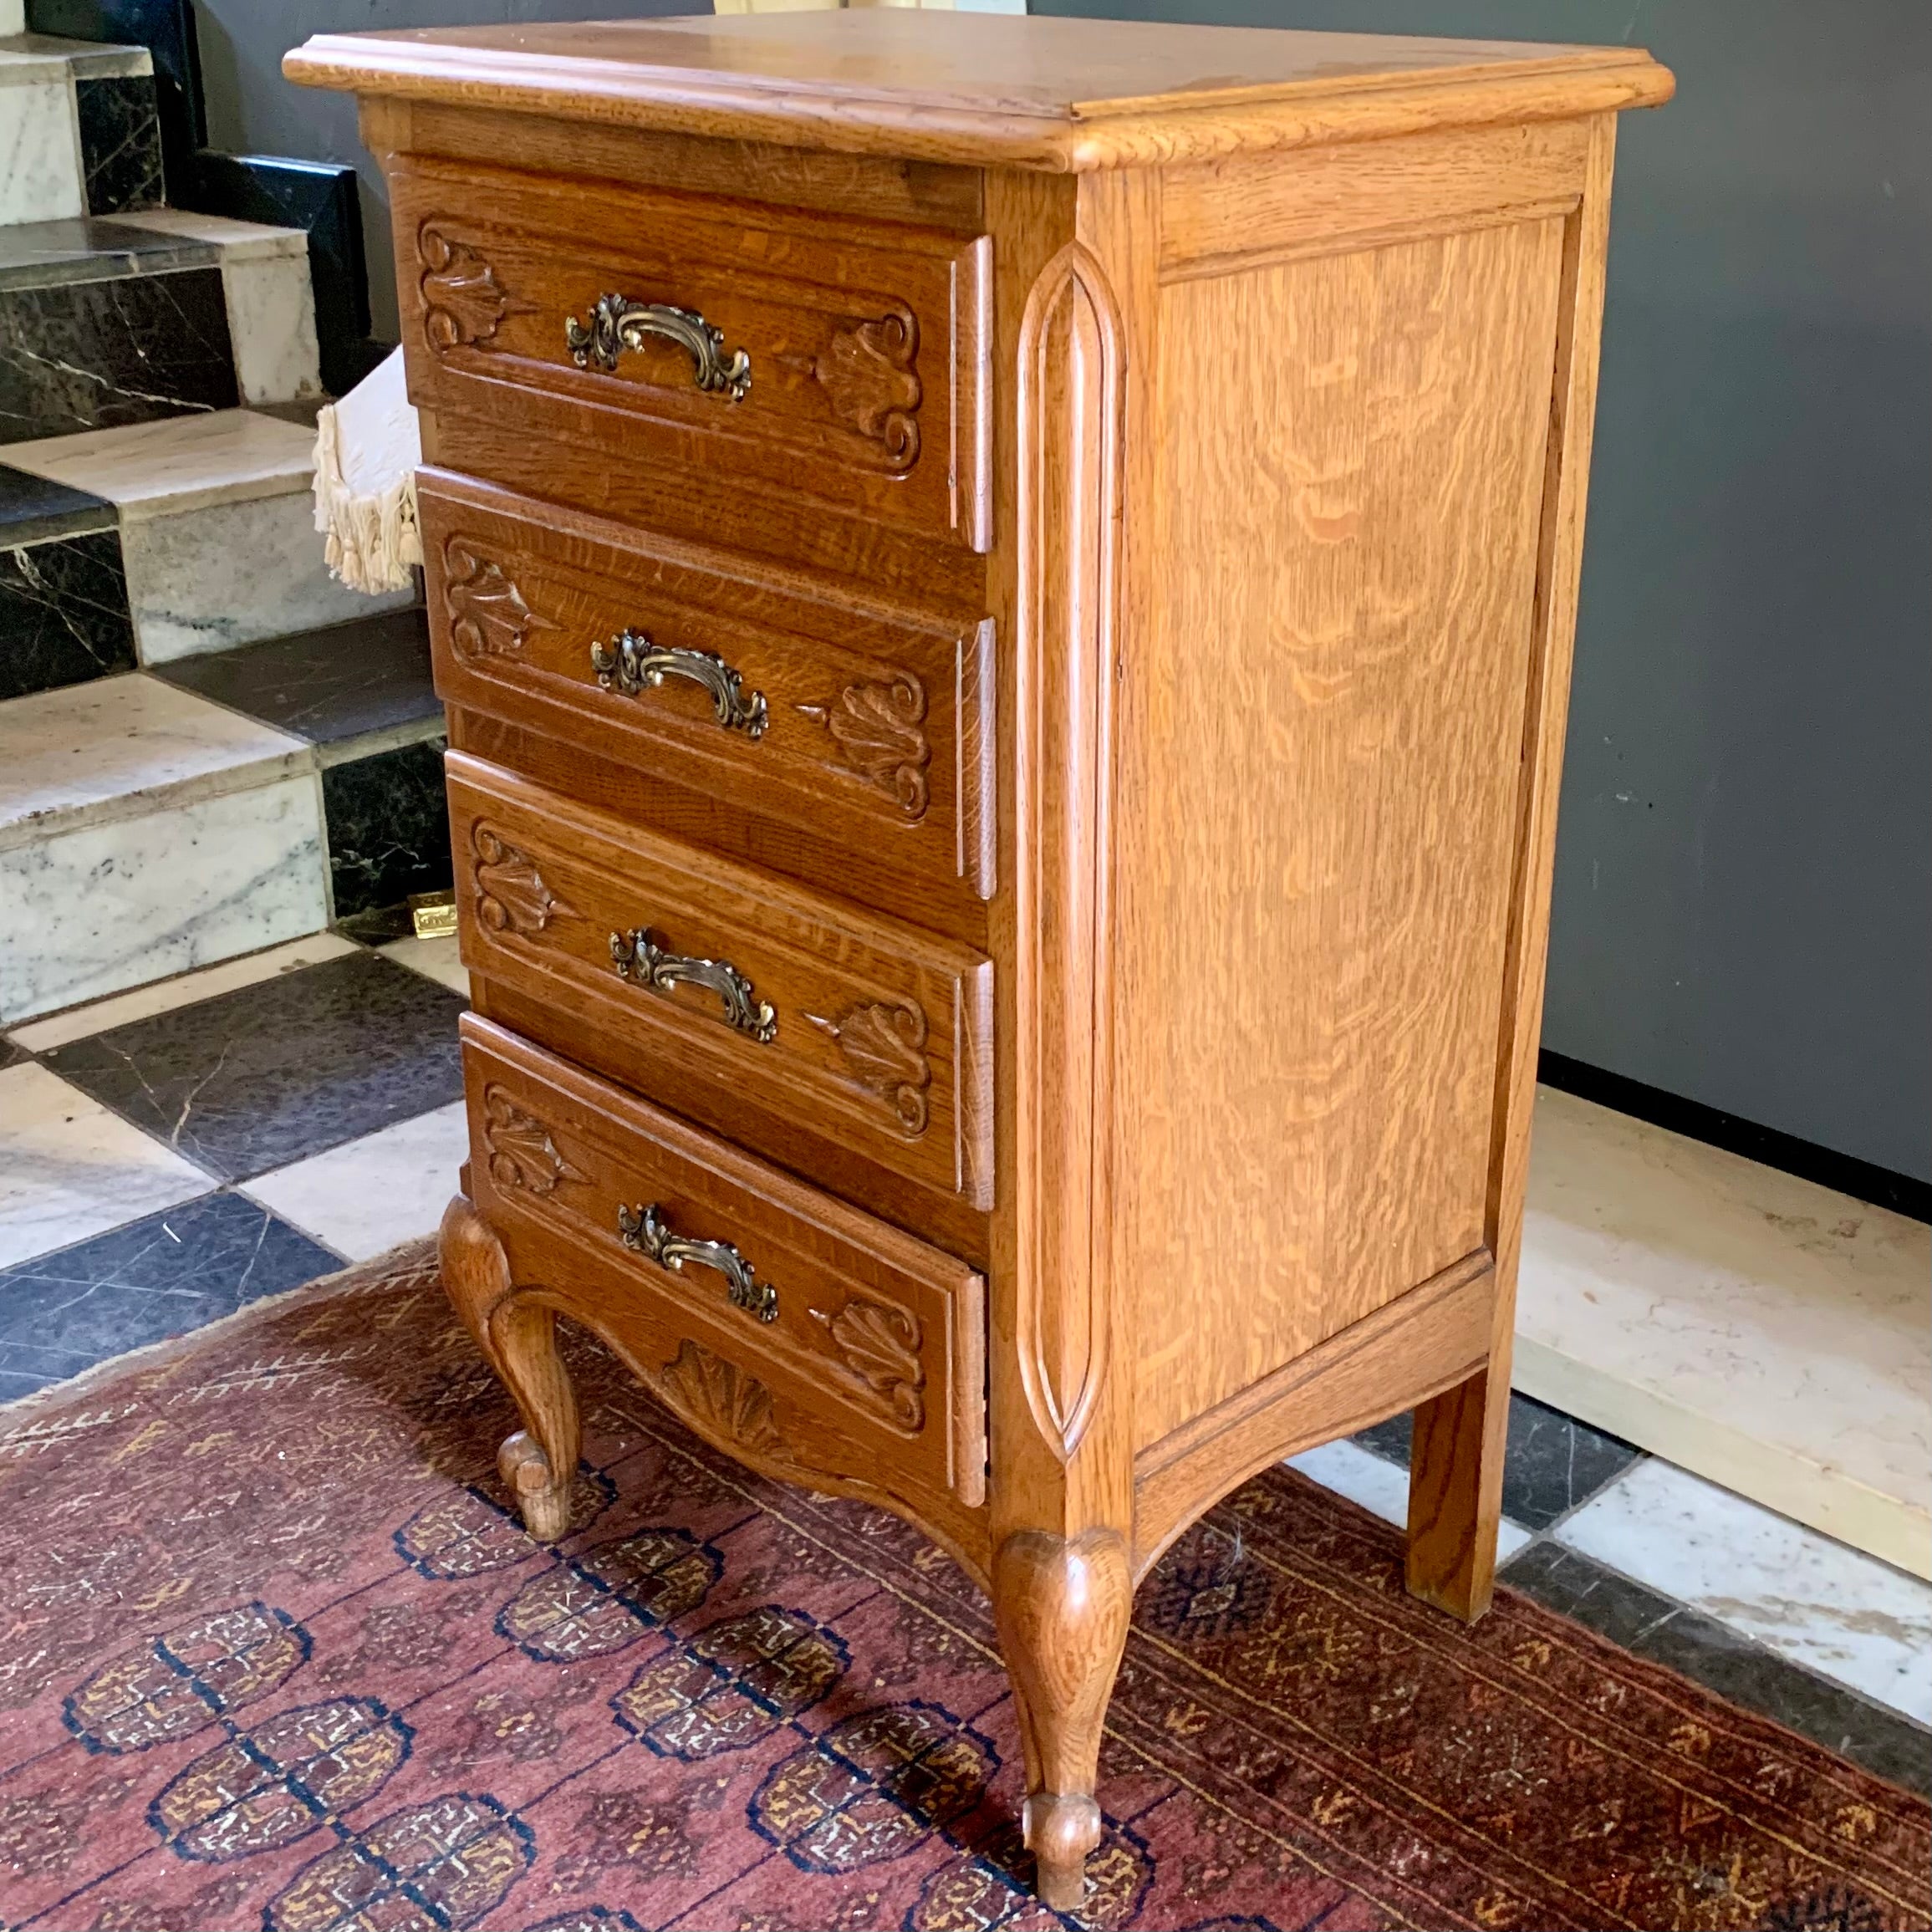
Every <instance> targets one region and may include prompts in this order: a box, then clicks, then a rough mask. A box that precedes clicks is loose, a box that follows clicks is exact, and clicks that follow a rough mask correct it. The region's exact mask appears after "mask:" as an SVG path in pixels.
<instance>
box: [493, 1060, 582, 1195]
mask: <svg viewBox="0 0 1932 1932" xmlns="http://www.w3.org/2000/svg"><path fill="white" fill-rule="evenodd" d="M483 1144H484V1146H485V1147H486V1148H487V1149H488V1150H489V1155H490V1179H491V1180H493V1181H494V1182H495V1183H496V1184H497V1186H498V1187H506V1188H508V1187H514V1188H521V1189H522V1190H523V1192H524V1193H526V1194H534V1195H546V1196H548V1195H553V1194H554V1193H555V1192H556V1191H557V1190H558V1187H559V1186H561V1185H563V1182H565V1181H567V1180H573V1181H581V1180H588V1179H589V1175H585V1174H584V1173H583V1172H582V1171H581V1170H579V1169H578V1168H576V1167H574V1166H573V1165H571V1163H570V1162H569V1160H567V1159H566V1158H565V1157H564V1155H563V1154H562V1153H561V1152H559V1151H558V1146H557V1142H556V1139H555V1137H554V1135H553V1133H552V1131H551V1129H550V1127H549V1125H548V1123H547V1122H545V1121H543V1120H540V1119H538V1118H537V1116H536V1115H535V1114H533V1113H531V1112H530V1111H529V1110H528V1109H527V1108H525V1107H523V1106H521V1105H519V1104H517V1102H516V1101H515V1100H513V1099H511V1097H510V1096H509V1094H508V1093H505V1092H504V1090H503V1089H502V1088H501V1087H492V1088H488V1089H487V1091H486V1092H485V1093H484V1095H483Z"/></svg>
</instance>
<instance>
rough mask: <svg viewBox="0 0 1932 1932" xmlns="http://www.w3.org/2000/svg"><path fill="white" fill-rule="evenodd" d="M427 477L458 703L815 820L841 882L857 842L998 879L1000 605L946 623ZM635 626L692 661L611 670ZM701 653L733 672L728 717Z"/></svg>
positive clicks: (851, 590)
mask: <svg viewBox="0 0 1932 1932" xmlns="http://www.w3.org/2000/svg"><path fill="white" fill-rule="evenodd" d="M417 494H418V502H419V507H420V515H421V526H422V535H423V552H424V559H425V571H426V590H427V599H428V604H429V611H430V628H431V637H432V639H433V640H434V642H435V647H436V685H437V689H438V691H440V692H441V695H442V696H443V697H444V699H445V700H446V701H447V702H448V703H451V704H452V705H462V706H474V707H476V708H477V709H479V710H484V711H494V712H496V713H497V714H498V715H500V716H503V717H505V718H507V719H508V720H510V721H512V722H513V723H523V724H526V725H528V726H531V727H533V728H534V729H536V730H538V731H543V732H549V733H550V734H552V735H553V736H555V737H561V738H563V739H565V740H567V741H568V742H570V743H571V744H573V746H576V747H581V748H584V749H589V750H594V751H595V752H599V753H600V754H601V755H603V756H604V757H609V758H611V759H614V760H616V761H618V762H623V763H626V764H630V765H635V766H640V767H646V768H649V769H650V770H651V771H653V772H655V773H656V774H657V775H658V776H659V777H661V778H664V779H666V780H669V781H670V782H673V783H675V784H682V785H686V786H689V787H691V788H693V789H694V790H697V791H701V792H704V793H709V794H711V795H712V796H713V797H715V798H717V799H719V800H720V801H721V802H724V803H726V805H727V806H728V808H730V809H731V810H733V811H740V812H750V813H756V814H758V815H760V816H762V817H765V818H776V819H779V820H782V821H785V822H787V823H793V824H797V825H800V826H802V827H803V828H807V829H808V830H809V831H811V832H812V833H814V834H816V835H817V837H818V839H819V840H820V841H821V842H822V843H823V844H824V845H826V846H827V847H828V848H831V849H833V850H834V851H837V852H839V854H840V856H839V858H838V859H835V860H834V864H833V869H832V871H831V872H830V873H829V874H828V875H827V876H825V877H823V879H820V880H819V883H821V884H825V885H827V886H829V887H831V888H832V889H833V890H846V889H847V880H848V877H849V866H850V864H851V861H852V859H853V858H854V857H863V859H864V861H865V862H866V863H867V864H869V865H879V866H883V867H885V868H888V869H893V870H896V871H899V872H902V873H904V874H907V875H908V876H909V877H910V878H911V879H918V880H920V881H923V882H925V884H928V885H930V886H931V887H934V888H936V889H937V890H940V891H941V892H946V893H951V892H954V891H957V890H962V889H963V890H966V891H970V892H972V893H974V894H976V895H978V896H980V897H981V898H984V897H986V896H987V895H990V893H991V890H992V866H993V853H992V830H993V828H992V812H993V801H992V798H991V786H992V774H991V753H992V744H993V739H992V728H991V704H992V695H993V694H992V663H991V645H992V640H991V621H990V620H988V619H982V620H981V622H979V623H977V624H972V623H967V624H960V623H958V622H956V621H950V620H948V619H945V618H941V617H935V616H934V615H931V614H928V613H925V612H922V611H920V610H919V609H916V608H914V607H910V606H905V605H899V604H892V603H890V602H887V601H885V600H883V599H879V598H878V597H876V596H873V595H869V594H867V593H866V592H865V591H864V590H862V589H859V588H858V587H857V586H852V585H846V584H838V583H828V582H826V581H824V580H823V579H808V578H806V577H803V576H802V575H801V574H800V573H797V572H787V571H782V570H777V569H772V568H761V567H760V566H758V565H757V564H754V563H747V562H745V561H743V560H742V559H739V558H734V557H733V556H732V555H731V554H730V553H725V552H720V551H713V550H702V549H697V548H693V547H691V546H690V545H688V544H683V543H678V542H677V541H676V540H675V539H672V538H661V537H656V536H654V535H652V534H650V533H646V532H644V531H640V530H636V529H635V528H626V527H624V526H623V525H620V524H614V523H607V522H604V521H603V520H601V519H595V518H591V517H582V516H578V515H575V514H573V513H572V512H568V511H565V510H560V509H558V508H557V507H555V506H553V505H548V504H543V503H539V502H535V501H534V500H533V499H531V498H528V497H518V496H515V495H512V494H511V493H510V492H506V491H501V490H495V489H491V488H488V487H483V486H480V485H477V484H476V483H473V482H467V481H466V480H465V479H463V478H461V477H456V476H453V475H451V474H450V473H448V472H440V471H436V470H426V471H424V472H421V476H420V478H419V482H418V492H417ZM622 637H629V638H630V639H631V640H635V641H636V645H637V648H640V649H651V648H655V649H658V650H666V651H670V652H672V653H683V654H686V655H685V657H684V659H683V662H684V664H685V665H686V667H687V675H675V674H674V673H672V672H667V671H659V672H657V673H655V675H657V676H658V679H659V681H658V682H657V683H655V685H654V684H649V683H640V682H639V681H635V680H628V681H627V680H626V679H625V678H624V676H623V675H622V674H621V668H620V670H619V672H617V673H613V672H612V671H611V670H609V668H608V666H609V662H610V660H611V659H612V658H613V657H614V655H617V650H618V640H619V639H620V638H622ZM599 651H601V652H603V654H604V655H603V656H602V657H601V658H599V656H598V655H597V654H598V653H599ZM713 660H716V661H713ZM599 665H604V666H605V667H606V668H604V669H603V670H599ZM707 671H708V672H709V673H710V674H711V675H722V673H723V672H725V671H728V672H730V673H731V674H732V675H735V676H736V677H737V680H738V684H737V691H738V694H739V695H738V696H737V700H736V701H735V705H734V704H732V703H727V704H726V707H725V713H724V715H722V716H721V712H720V709H719V702H720V694H719V692H718V691H716V690H714V689H713V688H712V687H711V686H707V685H706V684H705V683H704V682H702V681H701V678H700V674H704V673H706V672H707Z"/></svg>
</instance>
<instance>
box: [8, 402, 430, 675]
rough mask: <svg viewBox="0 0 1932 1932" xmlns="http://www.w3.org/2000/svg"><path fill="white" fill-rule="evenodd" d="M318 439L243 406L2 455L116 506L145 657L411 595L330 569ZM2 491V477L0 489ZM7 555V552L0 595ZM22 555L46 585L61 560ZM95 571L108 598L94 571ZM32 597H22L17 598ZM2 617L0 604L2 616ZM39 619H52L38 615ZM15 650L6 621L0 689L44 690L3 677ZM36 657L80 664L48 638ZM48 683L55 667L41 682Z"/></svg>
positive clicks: (208, 646)
mask: <svg viewBox="0 0 1932 1932" xmlns="http://www.w3.org/2000/svg"><path fill="white" fill-rule="evenodd" d="M0 465H3V466H5V468H7V469H10V470H13V471H16V472H23V473H25V474H26V475H27V476H28V477H38V478H39V479H42V481H43V482H46V483H52V484H58V485H60V486H63V487H65V488H66V489H68V490H69V491H74V492H83V493H84V494H85V495H86V496H87V497H91V498H96V499H99V501H101V502H105V503H108V504H110V506H111V507H112V508H113V511H114V513H115V522H116V525H117V536H116V543H117V544H118V550H119V565H120V571H121V573H122V579H123V589H122V592H121V595H122V597H123V598H124V599H125V604H126V608H127V613H128V623H129V625H130V628H131V632H132V646H133V650H134V652H135V656H136V657H137V658H138V660H139V661H140V663H141V664H142V665H158V664H162V663H166V662H169V661H171V660H176V659H179V658H183V657H188V656H192V655H196V654H197V653H200V652H203V651H220V650H229V649H232V648H233V647H234V646H236V645H243V644H249V643H252V642H254V641H256V640H259V639H263V638H273V637H281V636H286V635H290V634H292V633H294V632H298V631H306V630H314V629H316V628H317V627H319V626H321V625H326V624H339V623H343V622H345V621H347V620H349V619H354V618H361V617H365V616H367V615H369V614H371V613H372V612H377V611H383V610H394V609H402V608H405V607H406V606H408V605H410V604H412V603H413V602H414V601H415V598H414V593H413V592H410V591H397V592H393V593H390V594H386V595H385V596H383V597H380V598H371V597H366V596H364V595H363V594H361V593H360V592H358V591H354V590H350V589H348V588H347V587H346V586H344V585H343V584H339V583H338V582H337V581H336V580H335V579H334V578H332V577H331V576H330V575H329V572H328V568H327V566H326V564H325V563H324V559H323V550H322V543H321V539H320V538H319V537H318V535H317V534H316V532H315V528H314V505H313V499H312V496H311V488H310V486H311V479H312V477H313V474H314V431H313V430H311V429H310V428H308V426H306V425H305V424H301V423H294V422H288V421H283V420H282V419H280V418H279V417H276V416H271V415H264V414H263V413H262V412H260V411H258V410H240V409H235V410H217V411H214V412H212V413H211V414H207V415H187V416H177V417H174V418H171V419H169V420H166V421H156V422H148V423H137V424H131V425H129V426H125V427H123V428H118V429H109V430H94V431H86V432H84V433H82V434H79V435H75V436H54V437H48V438H46V439H44V440H42V441H33V442H25V443H15V444H13V445H11V446H8V447H6V448H4V449H0ZM14 492H15V493H16V494H17V495H18V496H20V497H22V498H23V499H25V498H27V497H29V496H30V495H31V492H30V490H29V489H28V487H27V486H26V485H23V484H17V485H15V486H14ZM5 495H6V487H5V485H4V483H3V482H0V498H3V497H4V496H5ZM87 540H89V539H82V538H74V537H66V538H54V539H52V540H51V541H54V542H58V543H66V544H69V545H71V544H73V543H77V542H82V541H87ZM96 542H97V548H98V540H96ZM3 543H4V538H3V537H0V544H3ZM90 554H91V553H90ZM6 555H8V553H7V552H6V551H4V550H3V549H0V600H3V597H4V591H5V586H6V584H7V581H8V579H7V578H6V575H5V570H4V563H3V560H4V558H5V556H6ZM28 559H29V567H30V568H33V569H34V570H37V571H38V576H39V578H40V579H41V580H42V581H43V582H44V583H48V584H51V583H53V582H54V581H55V579H56V576H57V574H58V573H57V570H56V567H55V566H56V561H57V560H55V559H53V558H51V556H50V555H49V556H46V557H43V553H42V551H41V550H40V549H39V548H36V549H35V550H34V551H33V552H30V553H28ZM36 559H39V561H38V562H36V561H35V560H36ZM60 568H68V569H71V570H74V571H80V570H82V569H83V568H84V564H83V563H82V562H81V561H79V560H78V559H70V560H69V561H67V562H66V563H62V564H61V565H60ZM89 583H90V584H94V590H95V591H96V592H99V595H101V596H103V597H105V595H106V593H105V591H102V590H100V588H99V584H97V583H95V580H94V579H92V578H90V579H89ZM89 594H94V593H89ZM26 595H27V594H26V593H25V592H22V593H20V596H19V599H17V601H20V602H22V604H23V609H25V607H26ZM45 601H52V602H54V603H56V604H58V602H59V598H58V594H56V593H55V592H53V591H48V592H47V593H46V594H44V596H43V602H45ZM6 621H7V619H6V615H5V607H4V604H3V601H0V625H3V624H5V623H6ZM22 621H23V624H24V623H25V622H26V619H25V618H23V620H22ZM33 623H34V624H37V625H41V626H42V628H44V624H43V619H42V618H41V617H40V616H38V614H33ZM34 635H41V630H36V631H35V633H34ZM10 649H12V646H11V645H10V644H9V642H8V634H7V632H6V631H5V630H3V629H0V695H3V694H4V693H5V691H8V689H20V688H37V687H35V686H33V685H31V684H30V683H29V682H28V680H27V678H26V676H25V675H24V674H22V675H16V676H14V677H13V679H11V680H9V679H8V675H7V672H6V670H5V669H4V665H5V661H6V659H7V657H8V653H9V650H10ZM41 656H42V657H43V658H45V659H46V660H48V662H49V664H54V665H66V666H67V667H69V669H70V670H75V671H78V672H84V670H85V666H84V664H83V663H82V660H81V657H80V655H79V654H78V648H77V647H76V649H69V650H64V651H56V650H54V648H53V646H52V645H47V646H43V648H42V650H41ZM113 668H115V669H120V668H125V665H124V662H123V661H122V660H116V661H115V665H114V666H113ZM89 675H92V674H89ZM52 681H54V676H53V675H52V673H51V672H49V674H48V675H46V676H45V677H44V678H43V683H50V682H52Z"/></svg>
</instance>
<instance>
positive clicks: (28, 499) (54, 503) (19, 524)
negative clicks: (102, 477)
mask: <svg viewBox="0 0 1932 1932" xmlns="http://www.w3.org/2000/svg"><path fill="white" fill-rule="evenodd" d="M114 526H115V507H114V505H113V504H112V503H110V502H108V500H107V498H106V497H97V496H95V495H94V493H93V492H91V491H89V490H76V489H74V488H72V487H69V485H68V484H65V483H57V482H53V481H52V480H51V479H50V478H48V477H37V476H35V475H34V474H33V472H31V471H28V470H17V469H15V468H14V467H13V466H12V465H11V464H8V463H0V544H6V545H8V546H12V545H15V544H19V543H49V542H51V541H52V540H53V539H54V538H56V537H83V536H85V535H86V534H87V533H89V531H92V530H111V529H112V528H114Z"/></svg>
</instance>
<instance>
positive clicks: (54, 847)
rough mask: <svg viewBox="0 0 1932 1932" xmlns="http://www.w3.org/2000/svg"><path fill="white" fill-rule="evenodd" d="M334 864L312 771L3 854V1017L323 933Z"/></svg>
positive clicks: (0, 1008)
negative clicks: (328, 855)
mask: <svg viewBox="0 0 1932 1932" xmlns="http://www.w3.org/2000/svg"><path fill="white" fill-rule="evenodd" d="M3 708H8V709H10V708H11V707H10V706H8V707H3ZM327 871H328V864H327V859H326V857H325V854H324V845H323V837H322V796H321V787H320V782H319V779H318V778H317V777H316V776H315V774H314V772H302V773H301V774H299V775H298V776H297V777H292V778H283V779H277V780H275V781H274V782H269V783H265V784H262V785H257V786H256V787H254V788H251V789H248V790H244V791H237V792H228V793H223V794H222V795H221V796H219V797H216V798H200V799H197V800H196V801H195V802H193V803H188V804H178V803H164V805H163V807H162V808H161V809H159V810H156V811H154V812H151V813H148V814H146V815H145V816H144V817H140V818H119V819H116V820H114V821H113V822H111V823H105V824H93V825H88V826H86V827H84V828H82V829H81V830H79V831H75V832H69V833H64V834H63V835H60V836H58V837H47V838H41V839H35V840H33V841H32V842H30V843H28V844H24V845H20V846H17V847H15V848H14V849H12V850H10V851H5V852H0V905H4V906H5V907H6V908H7V909H8V916H7V918H6V920H5V921H4V922H0V1022H13V1021H18V1020H24V1019H30V1018H32V1017H33V1016H34V1015H35V1014H37V1013H45V1012H56V1011H58V1010H59V1009H60V1008H62V1007H70V1006H73V1005H75V1004H76V1003H78V1002H80V1001H82V1000H89V999H99V998H101V997H105V995H107V994H109V993H113V992H119V991H122V990H123V989H124V988H125V987H128V986H140V985H144V984H145V983H146V982H147V981H150V980H155V979H161V978H166V976H168V975H170V974H171V973H179V972H186V971H189V970H191V968H193V967H196V966H206V965H208V964H210V963H211V962H212V961H217V960H223V959H232V958H233V957H234V956H236V955H237V954H240V953H249V952H256V951H260V950H261V949H262V948H263V947H265V946H274V945H278V944H279V943H280V942H281V941H283V940H289V939H296V938H299V937H300V936H301V935H303V934H304V933H310V932H315V931H318V930H320V929H321V927H323V926H324V925H326V924H327V923H328V918H329V910H328V897H327V893H326V891H325V890H324V880H325V877H326V874H327Z"/></svg>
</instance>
